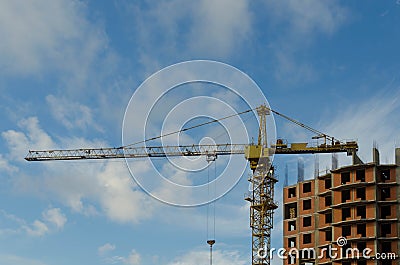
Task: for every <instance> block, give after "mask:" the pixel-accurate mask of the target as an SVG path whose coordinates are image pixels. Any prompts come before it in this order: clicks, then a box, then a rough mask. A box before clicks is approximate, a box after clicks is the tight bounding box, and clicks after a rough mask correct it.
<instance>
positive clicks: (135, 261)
mask: <svg viewBox="0 0 400 265" xmlns="http://www.w3.org/2000/svg"><path fill="white" fill-rule="evenodd" d="M140 260H141V257H140V255H139V253H137V252H136V251H135V250H132V251H131V253H129V256H128V257H127V258H126V260H125V261H124V264H127V265H140Z"/></svg>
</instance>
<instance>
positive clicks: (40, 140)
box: [1, 117, 55, 161]
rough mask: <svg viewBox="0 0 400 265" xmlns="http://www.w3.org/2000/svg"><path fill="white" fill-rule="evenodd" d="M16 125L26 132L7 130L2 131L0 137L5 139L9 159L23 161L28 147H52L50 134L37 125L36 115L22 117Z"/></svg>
mask: <svg viewBox="0 0 400 265" xmlns="http://www.w3.org/2000/svg"><path fill="white" fill-rule="evenodd" d="M18 126H19V127H20V128H21V129H23V130H25V131H26V133H22V132H17V131H15V130H8V131H5V132H2V134H1V135H2V137H3V138H4V139H5V140H6V142H7V145H8V148H9V150H10V153H9V158H10V159H11V160H16V161H23V158H24V157H25V155H26V154H27V152H28V150H27V149H28V148H30V149H39V148H40V149H42V148H43V149H51V148H54V146H55V145H54V143H53V141H52V140H51V138H50V136H49V135H47V134H46V133H44V132H43V130H42V129H41V128H40V127H39V120H38V119H37V117H30V118H27V119H23V120H21V121H20V122H19V123H18Z"/></svg>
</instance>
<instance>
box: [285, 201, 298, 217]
mask: <svg viewBox="0 0 400 265" xmlns="http://www.w3.org/2000/svg"><path fill="white" fill-rule="evenodd" d="M296 217H297V203H295V202H294V203H289V204H286V205H285V219H293V218H296Z"/></svg>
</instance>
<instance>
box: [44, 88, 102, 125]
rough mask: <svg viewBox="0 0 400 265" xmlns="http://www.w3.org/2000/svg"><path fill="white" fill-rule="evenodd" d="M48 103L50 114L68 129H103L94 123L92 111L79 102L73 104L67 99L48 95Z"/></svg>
mask: <svg viewBox="0 0 400 265" xmlns="http://www.w3.org/2000/svg"><path fill="white" fill-rule="evenodd" d="M46 102H47V104H48V105H49V107H50V112H51V114H52V115H53V116H54V118H55V119H56V120H58V121H59V122H61V123H62V124H63V125H64V126H65V127H66V128H67V129H73V128H79V129H88V128H91V129H95V130H97V131H102V129H101V127H100V126H99V125H98V124H97V123H96V122H95V121H94V119H93V113H92V109H91V108H89V107H88V106H85V105H83V104H80V103H78V102H72V101H69V100H67V99H66V98H57V97H55V96H54V95H48V96H47V97H46Z"/></svg>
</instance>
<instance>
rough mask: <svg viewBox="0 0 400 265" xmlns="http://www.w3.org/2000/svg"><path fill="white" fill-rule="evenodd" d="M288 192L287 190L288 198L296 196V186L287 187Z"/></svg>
mask: <svg viewBox="0 0 400 265" xmlns="http://www.w3.org/2000/svg"><path fill="white" fill-rule="evenodd" d="M288 192H289V194H288V196H289V198H294V197H296V187H293V188H289V190H288Z"/></svg>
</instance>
